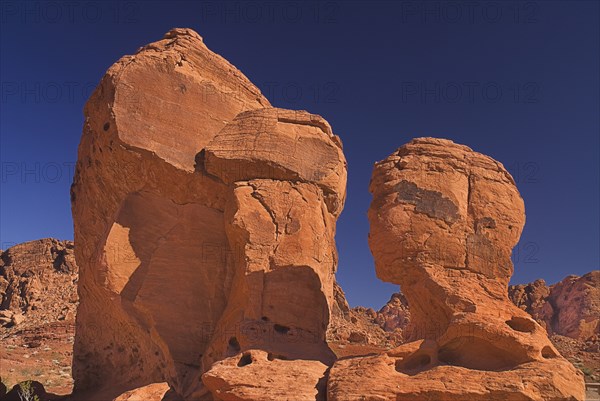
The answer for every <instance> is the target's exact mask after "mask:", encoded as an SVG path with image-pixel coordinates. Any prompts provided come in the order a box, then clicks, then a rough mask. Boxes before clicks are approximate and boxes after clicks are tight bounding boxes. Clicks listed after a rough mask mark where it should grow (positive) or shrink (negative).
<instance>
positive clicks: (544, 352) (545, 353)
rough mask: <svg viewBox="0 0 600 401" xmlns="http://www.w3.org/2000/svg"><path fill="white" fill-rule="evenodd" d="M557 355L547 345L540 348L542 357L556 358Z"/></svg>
mask: <svg viewBox="0 0 600 401" xmlns="http://www.w3.org/2000/svg"><path fill="white" fill-rule="evenodd" d="M557 356H558V355H557V354H556V352H554V350H553V349H552V348H551V347H549V346H547V345H546V346H545V347H544V348H542V357H544V358H546V359H549V358H556V357H557Z"/></svg>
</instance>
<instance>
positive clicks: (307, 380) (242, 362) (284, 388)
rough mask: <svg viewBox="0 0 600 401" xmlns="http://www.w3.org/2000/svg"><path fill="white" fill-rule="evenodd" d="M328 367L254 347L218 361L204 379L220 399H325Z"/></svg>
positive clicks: (290, 400)
mask: <svg viewBox="0 0 600 401" xmlns="http://www.w3.org/2000/svg"><path fill="white" fill-rule="evenodd" d="M327 368H328V366H327V365H325V364H323V363H321V362H319V361H311V360H294V361H289V360H285V359H280V358H277V357H276V356H274V355H272V354H271V353H267V352H265V351H260V350H250V351H247V352H244V353H242V354H238V355H235V356H233V357H230V358H226V359H224V360H222V361H220V362H217V363H216V364H215V365H214V366H213V367H212V369H211V370H209V371H208V372H207V373H205V374H204V376H203V377H202V380H203V381H204V383H205V384H206V386H207V387H208V388H209V389H210V390H211V391H212V393H213V395H214V397H215V398H216V399H217V400H224V401H325V390H326V380H325V373H326V371H327Z"/></svg>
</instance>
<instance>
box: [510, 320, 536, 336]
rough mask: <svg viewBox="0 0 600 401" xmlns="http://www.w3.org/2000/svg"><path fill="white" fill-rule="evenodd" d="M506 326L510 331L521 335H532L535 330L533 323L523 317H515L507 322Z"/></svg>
mask: <svg viewBox="0 0 600 401" xmlns="http://www.w3.org/2000/svg"><path fill="white" fill-rule="evenodd" d="M506 324H507V325H509V326H510V328H511V329H513V330H516V331H520V332H523V333H532V332H533V331H534V330H535V322H534V321H533V320H531V319H527V318H525V317H516V316H515V317H513V318H512V319H510V320H507V321H506Z"/></svg>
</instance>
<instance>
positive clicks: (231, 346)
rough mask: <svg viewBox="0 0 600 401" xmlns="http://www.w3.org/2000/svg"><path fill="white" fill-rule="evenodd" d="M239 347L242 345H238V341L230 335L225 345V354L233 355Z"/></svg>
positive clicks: (239, 349)
mask: <svg viewBox="0 0 600 401" xmlns="http://www.w3.org/2000/svg"><path fill="white" fill-rule="evenodd" d="M241 349H242V347H240V343H239V342H238V340H237V338H235V337H231V338H230V339H229V343H228V345H227V356H233V355H235V354H237V353H238V352H240V351H241Z"/></svg>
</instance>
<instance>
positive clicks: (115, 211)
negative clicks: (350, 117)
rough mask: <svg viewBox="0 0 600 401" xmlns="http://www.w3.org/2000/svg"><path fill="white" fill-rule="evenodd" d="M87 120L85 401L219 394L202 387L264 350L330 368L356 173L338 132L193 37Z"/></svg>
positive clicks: (79, 180) (82, 178)
mask: <svg viewBox="0 0 600 401" xmlns="http://www.w3.org/2000/svg"><path fill="white" fill-rule="evenodd" d="M85 115H86V120H85V125H84V130H83V135H82V139H81V143H80V146H79V156H78V163H77V169H76V175H75V179H74V183H73V186H72V209H73V216H74V223H75V241H76V243H77V244H78V247H77V249H76V257H77V262H78V265H79V266H80V268H81V274H80V281H79V294H80V305H79V309H78V315H77V334H76V339H75V347H74V363H73V374H74V380H75V393H76V394H80V395H86V396H87V394H91V396H93V395H94V392H96V393H98V394H100V392H101V393H102V394H109V392H110V391H112V392H113V393H114V395H118V394H120V393H122V392H123V391H124V390H126V389H131V388H138V387H142V386H145V385H147V384H149V383H157V382H167V383H168V384H169V386H170V387H171V388H172V389H173V391H174V392H175V393H176V394H178V395H179V396H182V397H184V398H190V397H192V396H193V395H197V394H204V395H207V390H206V388H204V387H203V384H202V382H201V380H200V375H201V374H202V373H203V372H204V371H206V370H207V369H209V368H210V366H211V365H212V364H213V363H214V362H216V361H219V360H221V359H223V358H226V357H229V356H232V355H236V354H238V353H239V352H244V351H246V350H247V349H250V348H259V349H261V350H265V351H266V352H270V353H272V354H273V355H277V356H278V357H281V358H287V359H298V358H302V359H309V360H319V361H323V362H327V363H331V362H332V360H333V358H334V356H333V353H332V352H331V350H330V349H329V347H328V345H327V343H326V341H325V332H326V330H327V326H328V324H329V315H330V310H331V305H332V298H333V281H334V273H335V269H336V267H337V254H336V250H335V243H334V235H335V221H336V219H337V216H338V215H339V213H340V212H341V210H342V208H343V204H344V199H345V185H346V161H345V159H344V156H343V153H342V151H341V142H340V140H339V138H338V137H337V136H335V135H334V134H333V133H332V131H331V127H330V126H329V124H328V123H327V122H326V121H325V120H324V119H323V118H321V117H320V116H317V115H313V114H310V113H307V112H303V111H299V112H294V111H288V110H281V109H273V108H270V104H269V102H268V101H267V100H266V99H265V98H264V97H263V96H262V95H261V93H260V91H259V90H258V89H257V88H256V87H255V86H254V85H253V84H252V83H251V82H250V81H248V79H247V78H246V77H245V76H244V75H243V74H242V73H241V72H239V71H238V70H237V69H236V68H235V67H233V66H232V65H231V64H229V63H228V62H227V61H226V60H224V59H223V58H221V57H220V56H218V55H216V54H214V53H212V52H211V51H210V50H209V49H208V48H207V47H206V46H205V45H204V43H203V40H202V38H201V37H200V36H199V35H198V34H197V33H195V32H193V31H191V30H189V29H174V30H172V31H170V32H169V33H167V34H166V35H165V37H164V39H163V40H160V41H158V42H155V43H152V44H150V45H147V46H144V47H143V48H141V49H140V50H139V51H138V53H136V54H135V55H133V56H125V57H123V58H122V59H121V60H119V61H118V62H117V63H115V64H114V65H113V66H112V67H111V68H110V69H109V70H108V72H107V73H106V75H105V77H104V78H103V79H102V81H101V83H100V85H99V86H98V88H97V89H96V91H95V92H94V94H93V95H92V96H91V98H90V100H89V101H88V103H87V105H86V108H85ZM282 152H283V153H282ZM290 363H293V362H290Z"/></svg>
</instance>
